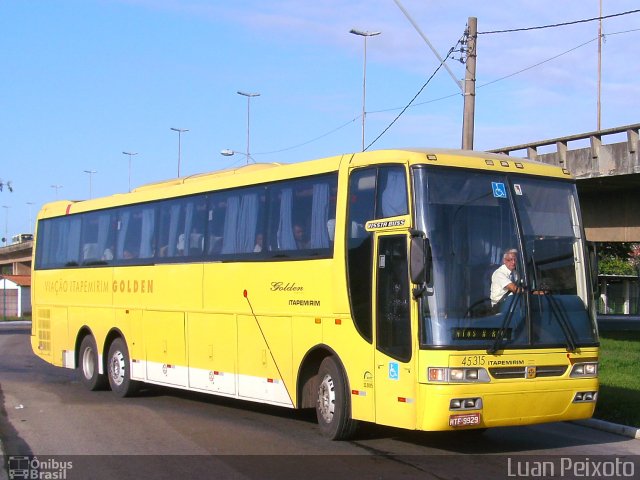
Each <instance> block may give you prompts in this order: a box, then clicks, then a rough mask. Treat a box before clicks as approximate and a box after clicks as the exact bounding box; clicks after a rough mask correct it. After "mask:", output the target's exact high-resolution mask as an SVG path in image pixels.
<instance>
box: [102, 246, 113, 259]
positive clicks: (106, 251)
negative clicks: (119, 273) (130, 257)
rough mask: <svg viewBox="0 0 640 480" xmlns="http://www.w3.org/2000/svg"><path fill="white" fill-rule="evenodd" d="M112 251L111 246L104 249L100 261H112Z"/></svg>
mask: <svg viewBox="0 0 640 480" xmlns="http://www.w3.org/2000/svg"><path fill="white" fill-rule="evenodd" d="M113 250H114V248H113V245H112V246H110V247H107V248H105V249H104V252H102V260H106V261H109V260H113Z"/></svg>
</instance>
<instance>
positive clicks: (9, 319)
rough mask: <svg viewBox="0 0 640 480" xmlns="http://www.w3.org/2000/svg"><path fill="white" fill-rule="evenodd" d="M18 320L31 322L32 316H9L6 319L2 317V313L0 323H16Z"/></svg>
mask: <svg viewBox="0 0 640 480" xmlns="http://www.w3.org/2000/svg"><path fill="white" fill-rule="evenodd" d="M16 320H27V321H31V315H23V316H22V317H12V316H11V315H7V316H6V318H5V316H4V315H2V312H1V311H0V322H4V321H7V322H15V321H16Z"/></svg>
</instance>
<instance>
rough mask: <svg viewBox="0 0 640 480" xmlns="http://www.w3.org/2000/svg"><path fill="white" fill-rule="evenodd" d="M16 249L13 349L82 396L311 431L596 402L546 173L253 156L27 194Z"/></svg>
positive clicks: (561, 412) (555, 172) (381, 157)
mask: <svg viewBox="0 0 640 480" xmlns="http://www.w3.org/2000/svg"><path fill="white" fill-rule="evenodd" d="M35 245H36V247H35V250H34V261H33V266H34V268H33V280H32V295H33V298H32V301H33V327H32V328H33V330H32V337H31V339H32V347H33V351H34V352H35V353H36V354H37V355H38V356H39V357H41V358H43V359H44V360H46V361H47V362H50V363H52V364H54V365H58V366H62V367H66V368H75V369H77V370H78V371H79V374H80V378H81V380H82V382H83V383H84V384H85V385H86V387H88V388H89V389H91V390H95V389H99V388H103V387H110V388H111V390H112V391H113V392H114V393H115V394H116V395H118V396H128V395H132V394H134V393H135V391H136V390H137V389H138V388H139V387H140V386H141V385H142V384H144V383H148V384H158V385H165V386H172V387H177V388H181V389H186V390H192V391H197V392H206V393H211V394H215V395H222V396H226V397H233V398H237V399H240V400H248V401H254V402H261V403H268V404H273V405H279V406H283V407H289V408H315V409H316V412H317V417H318V423H319V427H320V431H321V432H322V433H323V434H324V435H326V436H327V437H329V438H332V439H343V438H348V437H349V436H350V435H352V434H353V432H354V430H355V428H356V425H357V424H358V422H361V421H365V422H375V423H378V424H382V425H391V426H394V427H401V428H406V429H416V430H430V431H433V430H454V429H484V428H488V427H496V426H506V425H524V424H534V423H542V422H552V421H563V420H573V419H581V418H587V417H590V416H591V415H592V413H593V410H594V407H595V402H596V399H597V392H598V379H597V376H598V345H599V340H598V332H597V326H596V323H595V314H594V306H593V298H592V295H593V294H592V285H591V282H590V281H589V278H590V273H589V271H590V268H589V263H588V257H589V256H588V255H587V253H586V247H585V238H584V233H583V227H582V225H581V219H580V211H579V205H578V198H577V194H576V187H575V181H574V180H572V178H571V176H570V175H569V172H568V171H566V170H564V169H562V168H560V167H556V166H550V165H545V164H542V163H537V162H532V161H527V160H519V159H514V158H511V157H508V156H499V155H495V154H488V153H480V152H466V151H448V150H382V151H375V152H364V153H356V154H348V155H342V156H336V157H332V158H326V159H321V160H315V161H309V162H301V163H296V164H290V165H280V164H253V165H248V166H245V167H242V168H238V169H230V170H225V171H220V172H213V173H207V174H201V175H195V176H191V177H187V178H178V179H175V180H170V181H166V182H162V183H157V184H152V185H146V186H142V187H140V188H137V189H135V190H134V191H132V192H131V193H127V194H118V195H113V196H110V197H106V198H99V199H92V200H86V201H78V202H72V201H57V202H54V203H50V204H47V205H45V206H44V207H43V208H42V210H41V211H40V212H39V215H38V222H37V233H36V241H35ZM508 263H509V264H510V268H508V269H507V274H508V275H510V276H509V277H508V278H509V280H508V282H507V283H508V285H507V284H505V285H501V286H498V287H496V286H495V285H492V283H493V284H495V282H496V277H497V276H499V275H500V272H499V271H501V272H502V273H503V274H504V270H505V268H507V267H508V266H509V265H507V264H508ZM503 281H504V279H503ZM496 289H498V290H499V289H502V291H501V292H500V295H499V296H498V297H496V292H495V290H496ZM492 290H494V291H493V293H492Z"/></svg>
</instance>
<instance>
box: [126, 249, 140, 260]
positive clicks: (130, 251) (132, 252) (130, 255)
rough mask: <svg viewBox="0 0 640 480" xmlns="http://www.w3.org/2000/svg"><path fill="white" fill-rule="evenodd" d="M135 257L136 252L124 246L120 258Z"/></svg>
mask: <svg viewBox="0 0 640 480" xmlns="http://www.w3.org/2000/svg"><path fill="white" fill-rule="evenodd" d="M137 257H138V254H137V253H135V252H134V251H132V250H127V249H126V248H125V250H124V252H122V258H124V259H125V260H129V259H132V258H137Z"/></svg>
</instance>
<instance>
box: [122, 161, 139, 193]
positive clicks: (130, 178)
mask: <svg viewBox="0 0 640 480" xmlns="http://www.w3.org/2000/svg"><path fill="white" fill-rule="evenodd" d="M122 154H123V155H129V191H131V157H132V156H133V155H137V154H138V152H122Z"/></svg>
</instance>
